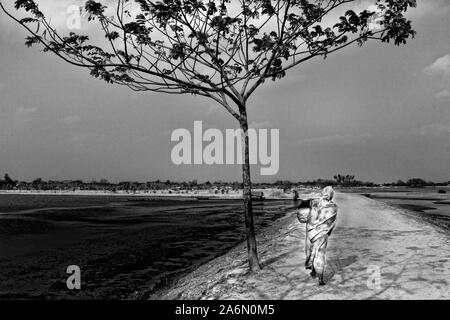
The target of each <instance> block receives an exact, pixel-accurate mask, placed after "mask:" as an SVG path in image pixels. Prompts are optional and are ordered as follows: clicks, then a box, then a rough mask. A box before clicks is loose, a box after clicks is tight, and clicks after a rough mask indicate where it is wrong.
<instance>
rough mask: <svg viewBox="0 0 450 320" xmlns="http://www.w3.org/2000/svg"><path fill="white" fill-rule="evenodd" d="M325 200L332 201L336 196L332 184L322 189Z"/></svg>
mask: <svg viewBox="0 0 450 320" xmlns="http://www.w3.org/2000/svg"><path fill="white" fill-rule="evenodd" d="M321 197H322V199H323V200H327V201H331V200H333V197H334V190H333V188H332V187H331V186H328V187H325V188H324V189H323V190H322V195H321Z"/></svg>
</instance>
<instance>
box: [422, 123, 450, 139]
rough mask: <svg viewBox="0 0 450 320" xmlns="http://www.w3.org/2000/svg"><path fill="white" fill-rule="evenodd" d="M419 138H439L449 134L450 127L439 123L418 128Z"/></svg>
mask: <svg viewBox="0 0 450 320" xmlns="http://www.w3.org/2000/svg"><path fill="white" fill-rule="evenodd" d="M419 134H420V135H421V136H432V137H440V136H443V135H448V134H450V125H448V124H441V123H432V124H427V125H424V126H422V127H420V128H419Z"/></svg>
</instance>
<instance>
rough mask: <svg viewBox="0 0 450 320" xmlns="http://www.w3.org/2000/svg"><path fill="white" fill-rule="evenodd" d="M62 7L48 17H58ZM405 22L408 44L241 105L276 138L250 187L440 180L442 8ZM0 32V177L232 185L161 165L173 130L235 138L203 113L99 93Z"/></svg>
mask: <svg viewBox="0 0 450 320" xmlns="http://www.w3.org/2000/svg"><path fill="white" fill-rule="evenodd" d="M72 2H73V3H75V4H77V3H78V1H76V0H74V1H72ZM46 3H47V4H53V3H56V2H55V1H54V0H47V1H46ZM63 3H64V5H63ZM70 3H71V1H70V0H64V1H59V2H58V6H54V5H53V6H52V7H51V8H53V9H54V10H55V12H59V17H61V16H63V15H64V10H65V9H64V8H66V7H67V5H68V4H70ZM409 16H410V18H411V19H412V20H413V26H414V28H415V30H416V31H417V36H416V38H415V39H414V40H412V41H410V42H409V43H408V45H407V46H401V47H396V46H393V45H387V44H380V43H368V44H367V45H365V46H363V47H362V48H359V47H357V46H355V47H351V48H348V49H346V50H343V51H341V52H338V53H336V54H334V55H331V56H329V57H328V58H327V59H326V60H323V59H316V60H313V61H310V62H308V63H306V64H303V65H302V66H301V67H300V68H297V69H295V70H293V71H292V72H290V73H288V75H287V76H286V77H285V78H284V79H282V80H280V81H278V82H272V81H266V83H265V84H264V86H262V87H261V88H259V89H258V91H257V92H256V93H255V95H254V96H253V98H251V100H250V101H249V110H248V113H249V121H250V126H252V127H255V128H268V129H270V128H273V129H279V134H280V157H279V162H280V163H279V171H278V173H277V174H276V175H274V176H261V175H260V172H259V169H258V166H252V178H253V180H254V181H275V180H280V179H282V180H292V181H298V180H308V179H317V178H332V177H333V176H334V175H335V174H338V173H340V174H352V175H355V176H356V178H357V179H358V180H365V181H375V182H391V181H397V180H398V179H402V180H407V179H408V178H411V177H421V178H423V179H426V180H433V181H449V180H450V1H448V0H418V8H416V9H413V10H412V11H411V12H410V15H409ZM57 17H58V15H57ZM54 21H56V22H55V23H58V20H57V18H55V20H54ZM61 21H63V20H61ZM0 27H1V28H2V32H1V33H0V174H1V175H3V173H9V175H10V176H11V177H12V178H14V179H19V180H31V179H35V178H37V177H41V178H43V179H45V180H46V179H58V180H64V179H83V180H86V181H90V180H92V179H96V180H99V179H103V178H105V179H108V180H110V181H124V180H137V181H150V180H156V179H161V180H166V179H170V180H176V181H182V180H192V179H197V180H198V181H217V180H224V181H239V180H240V179H241V167H240V165H179V166H177V165H175V164H173V163H172V161H171V150H172V148H173V147H174V145H175V144H176V143H174V142H171V133H172V132H173V131H174V130H176V129H178V128H186V129H188V130H190V131H191V132H193V126H194V121H196V120H202V121H203V126H204V127H205V129H206V128H218V129H221V130H225V129H227V128H236V127H237V122H236V120H235V119H234V118H232V117H231V116H230V115H229V114H228V113H226V111H225V110H224V109H223V108H221V107H220V106H217V105H216V104H215V102H213V101H209V100H208V99H205V98H202V97H195V96H190V95H165V94H161V93H153V92H141V93H136V92H133V91H131V90H129V89H127V88H125V87H120V86H115V85H110V84H106V83H104V82H102V81H99V80H96V79H94V78H92V77H91V76H90V75H89V72H88V71H86V70H82V69H78V68H76V67H73V66H70V65H68V64H67V63H64V62H63V61H60V60H58V59H56V57H55V56H52V55H51V54H44V53H42V52H40V51H39V49H38V48H37V47H36V48H31V49H29V48H27V47H25V46H24V37H25V36H26V34H25V32H24V31H23V30H22V29H21V27H20V26H19V25H16V24H15V23H14V22H12V21H11V20H9V18H7V17H6V16H5V15H4V14H2V13H0Z"/></svg>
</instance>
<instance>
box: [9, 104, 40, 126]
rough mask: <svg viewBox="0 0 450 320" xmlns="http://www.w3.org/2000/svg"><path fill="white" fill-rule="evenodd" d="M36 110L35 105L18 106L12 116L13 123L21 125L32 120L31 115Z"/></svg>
mask: <svg viewBox="0 0 450 320" xmlns="http://www.w3.org/2000/svg"><path fill="white" fill-rule="evenodd" d="M37 111H38V109H37V108H36V107H31V108H26V107H19V108H18V109H17V110H16V112H15V113H14V116H13V123H14V125H16V126H17V125H21V124H25V123H28V122H30V121H32V120H33V115H34V114H35V113H36V112H37Z"/></svg>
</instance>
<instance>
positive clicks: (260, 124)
mask: <svg viewBox="0 0 450 320" xmlns="http://www.w3.org/2000/svg"><path fill="white" fill-rule="evenodd" d="M248 127H249V128H253V129H267V128H269V127H270V122H269V121H262V122H256V121H252V122H250V124H249V125H248Z"/></svg>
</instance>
